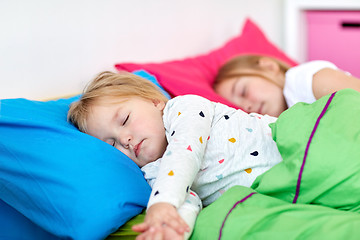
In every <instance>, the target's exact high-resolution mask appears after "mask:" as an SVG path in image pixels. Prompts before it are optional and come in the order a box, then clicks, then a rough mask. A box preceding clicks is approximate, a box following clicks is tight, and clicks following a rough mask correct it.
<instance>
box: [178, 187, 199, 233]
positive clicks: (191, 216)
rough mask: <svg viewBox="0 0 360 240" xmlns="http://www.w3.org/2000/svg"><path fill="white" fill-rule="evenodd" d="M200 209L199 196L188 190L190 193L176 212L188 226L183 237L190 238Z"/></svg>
mask: <svg viewBox="0 0 360 240" xmlns="http://www.w3.org/2000/svg"><path fill="white" fill-rule="evenodd" d="M201 209H202V203H201V200H200V198H199V196H198V195H197V194H196V193H195V192H193V191H190V194H188V196H187V197H186V200H185V202H184V204H183V205H181V206H180V208H179V209H178V213H179V214H180V216H181V217H182V219H184V220H185V222H186V223H187V225H188V226H189V228H190V231H189V232H185V236H184V239H188V238H190V236H191V233H192V231H193V230H194V226H195V221H196V218H197V216H198V215H199V212H200V211H201Z"/></svg>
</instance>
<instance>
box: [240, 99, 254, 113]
mask: <svg viewBox="0 0 360 240" xmlns="http://www.w3.org/2000/svg"><path fill="white" fill-rule="evenodd" d="M242 107H243V110H245V111H246V112H251V111H254V109H253V103H252V102H251V101H249V100H244V101H243V105H242Z"/></svg>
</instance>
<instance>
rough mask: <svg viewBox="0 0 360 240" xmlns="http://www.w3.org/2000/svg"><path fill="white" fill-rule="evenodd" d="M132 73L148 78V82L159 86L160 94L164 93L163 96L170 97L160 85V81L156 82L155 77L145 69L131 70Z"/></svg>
mask: <svg viewBox="0 0 360 240" xmlns="http://www.w3.org/2000/svg"><path fill="white" fill-rule="evenodd" d="M132 73H134V74H136V75H138V76H140V77H143V78H145V79H147V80H149V81H150V82H152V83H154V84H155V85H156V86H158V87H159V88H160V91H161V92H162V94H164V95H165V97H167V98H168V99H170V98H171V97H170V94H169V93H168V92H167V91H166V90H165V89H164V88H163V87H162V86H161V85H160V83H159V82H158V80H157V79H156V77H155V76H154V75H152V74H150V73H148V72H147V71H145V70H144V69H139V70H136V71H133V72H132Z"/></svg>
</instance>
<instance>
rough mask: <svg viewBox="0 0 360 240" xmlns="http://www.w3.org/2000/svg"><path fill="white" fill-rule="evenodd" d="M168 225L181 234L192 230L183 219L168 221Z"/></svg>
mask: <svg viewBox="0 0 360 240" xmlns="http://www.w3.org/2000/svg"><path fill="white" fill-rule="evenodd" d="M166 225H167V226H169V227H171V228H172V229H174V230H175V231H176V232H177V233H179V234H184V233H185V232H189V231H190V228H189V226H188V225H187V224H186V222H185V221H184V220H182V218H176V219H171V220H168V221H166Z"/></svg>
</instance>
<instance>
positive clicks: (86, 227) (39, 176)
mask: <svg viewBox="0 0 360 240" xmlns="http://www.w3.org/2000/svg"><path fill="white" fill-rule="evenodd" d="M76 99H77V98H76V97H75V98H70V99H61V100H57V101H48V102H39V101H30V100H26V99H5V100H0V199H1V200H2V201H4V202H5V203H6V204H7V205H8V206H9V207H11V208H12V210H16V211H18V212H19V213H21V214H22V215H23V216H25V217H26V218H27V219H29V220H31V221H32V222H33V223H35V224H36V225H38V226H40V227H41V228H42V229H44V230H45V231H46V232H49V233H51V234H52V235H55V236H57V237H59V238H68V239H79V240H81V239H86V240H89V239H103V238H105V237H106V236H108V235H109V234H110V233H112V232H114V231H116V230H117V228H119V227H120V226H121V225H123V224H124V223H125V222H126V221H128V220H129V219H130V218H131V217H133V216H135V215H137V214H139V213H140V212H141V211H142V209H143V208H144V207H145V206H146V204H147V201H148V197H149V195H150V191H151V189H150V187H149V185H148V184H147V183H146V181H145V180H144V178H143V175H142V173H141V171H140V169H139V167H138V166H137V165H136V164H135V163H134V162H132V161H131V160H130V159H129V158H128V157H126V156H125V155H123V154H122V153H121V152H120V151H118V150H116V149H115V148H113V147H112V146H110V145H109V144H107V143H105V142H102V141H101V140H99V139H97V138H94V137H92V136H89V135H87V134H84V133H81V132H80V131H78V130H77V129H76V128H75V127H74V126H73V125H71V124H70V123H68V122H67V121H66V115H67V111H68V106H69V104H70V103H71V102H72V101H74V100H76ZM20 223H23V222H21V221H20ZM2 224H3V223H2ZM2 224H1V225H2ZM34 226H35V225H34ZM35 227H36V226H35ZM21 229H22V226H21V225H19V227H18V231H21ZM35 230H36V229H35ZM35 230H34V231H35ZM15 238H16V236H14V237H13V238H12V239H15ZM8 239H11V237H10V236H9V238H8ZM28 239H31V238H28Z"/></svg>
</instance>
